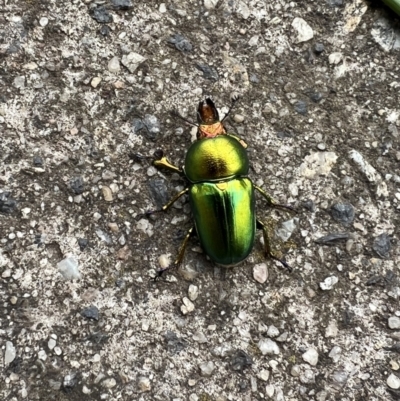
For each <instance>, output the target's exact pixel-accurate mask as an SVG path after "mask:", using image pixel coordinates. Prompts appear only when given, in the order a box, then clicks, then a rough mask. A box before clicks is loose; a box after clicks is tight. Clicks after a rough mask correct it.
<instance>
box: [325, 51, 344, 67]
mask: <svg viewBox="0 0 400 401" xmlns="http://www.w3.org/2000/svg"><path fill="white" fill-rule="evenodd" d="M328 60H329V64H333V65H336V64H339V63H340V62H341V61H342V60H343V54H342V53H340V52H335V53H331V54H330V55H329V58H328Z"/></svg>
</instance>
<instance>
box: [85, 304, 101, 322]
mask: <svg viewBox="0 0 400 401" xmlns="http://www.w3.org/2000/svg"><path fill="white" fill-rule="evenodd" d="M81 315H82V316H83V317H86V318H87V319H93V320H99V309H98V308H97V306H94V305H91V306H88V307H87V308H85V309H83V310H82V312H81Z"/></svg>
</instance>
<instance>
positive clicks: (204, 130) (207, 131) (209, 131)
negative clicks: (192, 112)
mask: <svg viewBox="0 0 400 401" xmlns="http://www.w3.org/2000/svg"><path fill="white" fill-rule="evenodd" d="M224 134H226V131H225V128H224V126H223V125H222V123H221V121H217V122H216V123H213V124H200V125H199V129H198V131H197V139H206V138H214V137H216V136H217V135H224Z"/></svg>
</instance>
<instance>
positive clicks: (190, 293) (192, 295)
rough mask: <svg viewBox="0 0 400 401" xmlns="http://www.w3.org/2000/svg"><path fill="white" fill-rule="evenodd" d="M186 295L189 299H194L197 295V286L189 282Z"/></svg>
mask: <svg viewBox="0 0 400 401" xmlns="http://www.w3.org/2000/svg"><path fill="white" fill-rule="evenodd" d="M188 296H189V299H190V300H191V301H195V300H196V299H197V297H198V296H199V287H197V285H193V284H190V285H189V289H188Z"/></svg>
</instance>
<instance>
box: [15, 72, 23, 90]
mask: <svg viewBox="0 0 400 401" xmlns="http://www.w3.org/2000/svg"><path fill="white" fill-rule="evenodd" d="M13 84H14V86H15V87H16V88H17V89H24V88H25V77H24V76H23V75H20V76H18V77H15V78H14V82H13Z"/></svg>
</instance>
